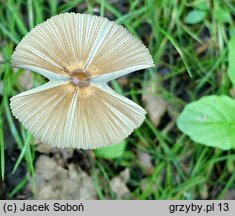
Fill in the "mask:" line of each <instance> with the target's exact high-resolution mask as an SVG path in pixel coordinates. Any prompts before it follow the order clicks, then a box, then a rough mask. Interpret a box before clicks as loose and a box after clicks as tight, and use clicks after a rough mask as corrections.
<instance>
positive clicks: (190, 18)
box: [184, 10, 207, 24]
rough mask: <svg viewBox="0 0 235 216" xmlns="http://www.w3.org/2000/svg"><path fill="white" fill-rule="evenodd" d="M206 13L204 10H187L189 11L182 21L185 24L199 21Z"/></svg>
mask: <svg viewBox="0 0 235 216" xmlns="http://www.w3.org/2000/svg"><path fill="white" fill-rule="evenodd" d="M206 14H207V13H206V11H202V10H192V11H189V13H188V14H187V15H186V17H185V18H184V22H185V23H187V24H196V23H200V22H201V21H203V19H204V18H205V17H206Z"/></svg>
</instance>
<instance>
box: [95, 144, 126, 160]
mask: <svg viewBox="0 0 235 216" xmlns="http://www.w3.org/2000/svg"><path fill="white" fill-rule="evenodd" d="M125 147H126V141H125V140H124V141H122V142H121V143H119V144H116V145H112V146H109V147H105V148H100V149H96V150H95V156H97V157H100V158H105V159H114V158H118V157H121V156H122V155H123V152H124V150H125Z"/></svg>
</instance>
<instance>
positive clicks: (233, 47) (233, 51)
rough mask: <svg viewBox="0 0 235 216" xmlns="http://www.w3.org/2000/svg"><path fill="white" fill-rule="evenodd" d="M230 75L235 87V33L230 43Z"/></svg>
mask: <svg viewBox="0 0 235 216" xmlns="http://www.w3.org/2000/svg"><path fill="white" fill-rule="evenodd" d="M228 76H229V78H230V80H231V82H232V84H233V86H234V87H235V35H232V37H231V39H230V40H229V43H228Z"/></svg>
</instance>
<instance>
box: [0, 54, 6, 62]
mask: <svg viewBox="0 0 235 216" xmlns="http://www.w3.org/2000/svg"><path fill="white" fill-rule="evenodd" d="M4 62H5V59H4V58H3V55H2V53H0V64H1V63H4Z"/></svg>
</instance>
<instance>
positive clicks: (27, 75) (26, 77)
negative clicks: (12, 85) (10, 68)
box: [18, 70, 33, 90]
mask: <svg viewBox="0 0 235 216" xmlns="http://www.w3.org/2000/svg"><path fill="white" fill-rule="evenodd" d="M18 82H19V84H20V87H21V88H22V89H23V90H28V89H31V88H33V75H32V72H30V71H28V70H24V71H23V73H21V74H20V76H19V78H18Z"/></svg>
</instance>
